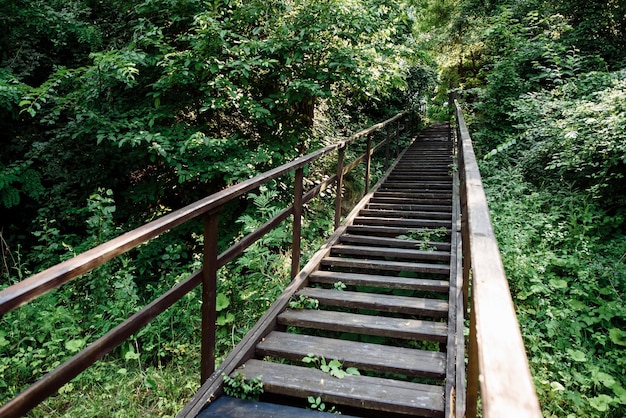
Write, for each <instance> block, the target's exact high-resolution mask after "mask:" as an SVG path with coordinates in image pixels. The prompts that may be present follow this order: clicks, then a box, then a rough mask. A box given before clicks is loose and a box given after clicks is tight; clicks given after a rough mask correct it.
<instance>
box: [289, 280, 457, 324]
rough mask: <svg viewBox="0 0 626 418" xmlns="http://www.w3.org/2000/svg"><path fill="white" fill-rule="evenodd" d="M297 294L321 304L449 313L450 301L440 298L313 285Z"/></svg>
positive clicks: (393, 310)
mask: <svg viewBox="0 0 626 418" xmlns="http://www.w3.org/2000/svg"><path fill="white" fill-rule="evenodd" d="M297 294H298V295H304V296H307V297H309V298H312V299H317V300H318V301H319V303H320V304H322V305H329V306H343V307H346V308H355V309H369V310H374V311H379V312H396V313H403V314H407V315H421V316H425V315H429V316H433V317H440V318H445V317H446V316H447V315H448V302H447V301H443V300H438V299H426V298H416V297H407V296H394V295H385V294H374V293H365V292H351V291H345V290H344V291H339V290H334V289H332V290H331V289H317V288H313V287H305V288H304V289H302V290H300V291H299V292H298V293H297Z"/></svg>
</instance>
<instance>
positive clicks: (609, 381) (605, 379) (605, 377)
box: [593, 372, 617, 388]
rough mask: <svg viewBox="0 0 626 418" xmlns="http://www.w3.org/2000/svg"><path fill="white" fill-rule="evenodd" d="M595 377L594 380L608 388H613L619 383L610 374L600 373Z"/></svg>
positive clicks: (595, 374)
mask: <svg viewBox="0 0 626 418" xmlns="http://www.w3.org/2000/svg"><path fill="white" fill-rule="evenodd" d="M593 375H594V378H595V379H597V380H598V382H600V383H602V384H603V385H604V386H606V387H607V388H612V387H613V386H614V385H615V384H616V383H617V382H616V381H615V379H614V378H613V376H611V375H610V374H608V373H604V372H598V373H594V374H593Z"/></svg>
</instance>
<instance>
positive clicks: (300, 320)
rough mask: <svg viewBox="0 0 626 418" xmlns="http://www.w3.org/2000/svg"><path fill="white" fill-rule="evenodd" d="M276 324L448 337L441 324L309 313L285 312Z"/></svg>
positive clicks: (415, 337) (392, 335)
mask: <svg viewBox="0 0 626 418" xmlns="http://www.w3.org/2000/svg"><path fill="white" fill-rule="evenodd" d="M278 323H279V324H281V325H293V326H297V327H304V328H314V329H323V330H330V331H339V332H352V333H355V334H364V335H375V336H380V337H389V338H400V339H405V340H419V341H436V342H441V343H444V342H446V337H447V335H448V327H447V325H446V324H445V323H442V322H432V321H422V320H419V319H404V318H387V317H383V316H372V315H361V314H353V313H346V312H332V311H318V310H313V309H302V310H293V309H287V310H286V311H284V312H283V313H281V314H280V315H279V316H278Z"/></svg>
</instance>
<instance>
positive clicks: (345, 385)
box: [237, 359, 444, 417]
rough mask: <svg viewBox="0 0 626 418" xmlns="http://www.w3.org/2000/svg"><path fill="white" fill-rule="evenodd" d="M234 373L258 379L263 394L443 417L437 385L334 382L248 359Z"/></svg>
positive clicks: (355, 379)
mask: <svg viewBox="0 0 626 418" xmlns="http://www.w3.org/2000/svg"><path fill="white" fill-rule="evenodd" d="M237 371H239V372H241V373H243V374H244V375H245V376H246V377H247V378H248V379H253V378H255V377H257V376H262V378H263V387H264V391H265V392H266V393H275V394H280V395H287V396H295V397H305V398H306V397H307V396H320V397H321V398H322V400H323V401H324V402H329V403H334V404H338V405H348V406H354V407H360V408H367V409H372V410H376V411H382V412H393V413H404V414H412V415H418V414H419V415H421V416H425V417H441V416H443V410H444V402H443V389H442V388H441V387H439V386H434V385H424V384H419V383H411V382H403V381H398V380H392V379H383V378H378V377H369V376H351V375H348V376H345V377H344V378H343V379H337V378H335V377H332V376H330V375H329V374H326V373H324V372H322V371H321V370H317V369H313V368H308V367H299V366H292V365H287V364H279V363H271V362H267V361H260V360H254V359H253V360H249V361H248V362H246V364H245V365H244V366H243V367H241V368H240V369H238V370H237Z"/></svg>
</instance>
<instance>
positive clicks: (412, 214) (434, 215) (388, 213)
mask: <svg viewBox="0 0 626 418" xmlns="http://www.w3.org/2000/svg"><path fill="white" fill-rule="evenodd" d="M359 216H378V217H386V218H426V219H445V220H447V221H448V222H450V221H451V218H452V214H451V213H446V212H420V211H410V210H386V209H369V208H368V209H363V210H361V211H360V212H359Z"/></svg>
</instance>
